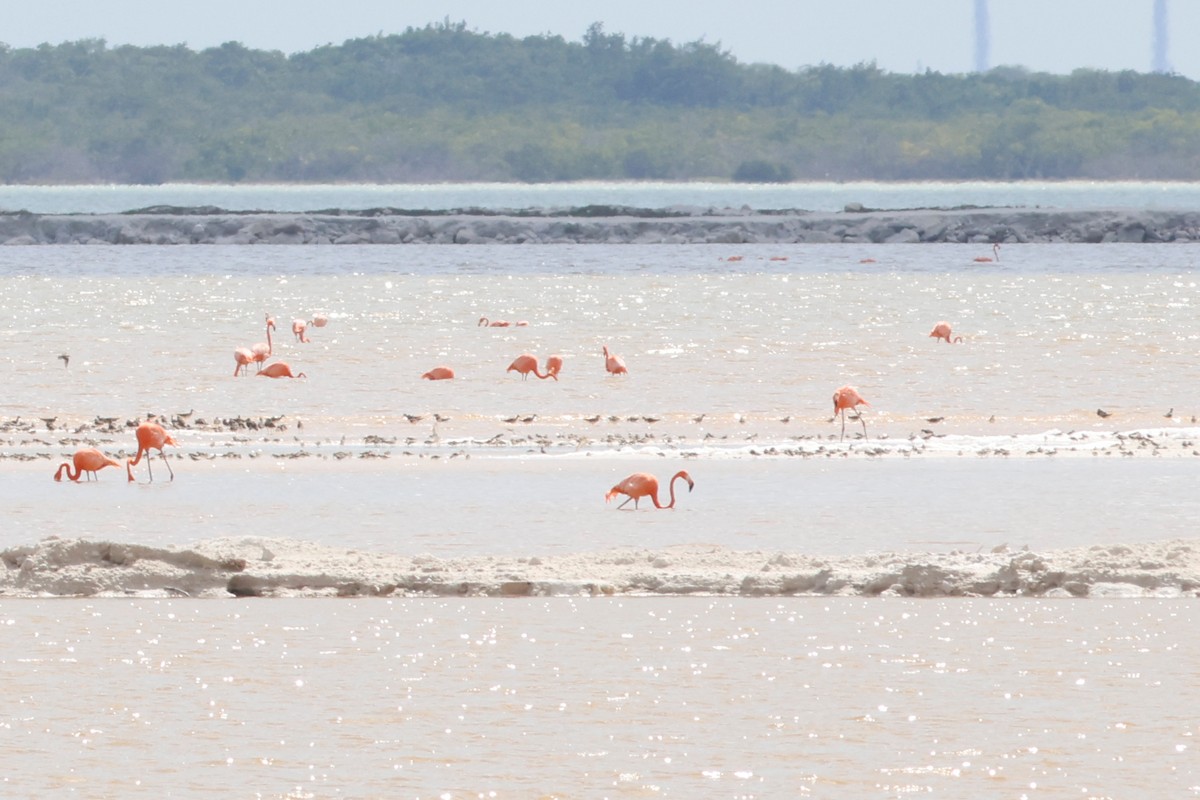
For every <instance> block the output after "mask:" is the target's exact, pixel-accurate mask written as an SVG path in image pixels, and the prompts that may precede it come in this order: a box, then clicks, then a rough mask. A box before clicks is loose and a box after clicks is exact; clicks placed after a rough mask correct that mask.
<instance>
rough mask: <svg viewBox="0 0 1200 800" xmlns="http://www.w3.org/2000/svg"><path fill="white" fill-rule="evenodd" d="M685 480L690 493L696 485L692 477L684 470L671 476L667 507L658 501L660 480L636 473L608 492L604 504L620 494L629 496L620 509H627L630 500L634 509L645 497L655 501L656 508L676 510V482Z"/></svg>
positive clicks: (647, 473)
mask: <svg viewBox="0 0 1200 800" xmlns="http://www.w3.org/2000/svg"><path fill="white" fill-rule="evenodd" d="M680 478H683V479H684V480H685V481H687V485H688V491H689V492H690V491H691V490H692V489H693V488H694V487H695V485H696V482H695V481H693V480H692V476H691V475H688V474H687V472H685V471H684V470H679V472H676V473H675V474H674V475H672V476H671V483H670V488H671V502H670V503H667V504H666V505H665V506H664V505H663V504H662V503H660V502H659V501H658V478H656V477H654V476H653V475H651V474H650V473H649V472H635V473H633V474H632V475H630V476H629V477H628V478H626V479H625V480H623V481H621V482H620V483H618V484H617V485H616V486H614V487H612V488H611V489H609V490H608V494H606V495H604V502H606V503H607V502H609V501H610V500H612V499H613V498H614V497H616V496H617V495H619V494H623V495H628V496H627V497H626V498H625V501H624V502H622V503H621V505H619V506H617V508H618V509H622V508H624V507H625V504H626V503H628V502H629V501H630V500H632V501H633V507H634V508H635V509H636V508H637V507H638V501H639V500H641V498H643V497H649V498H650V499H651V500H653V501H654V507H655V508H674V507H675V481H677V480H679V479H680Z"/></svg>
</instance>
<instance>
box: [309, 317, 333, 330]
mask: <svg viewBox="0 0 1200 800" xmlns="http://www.w3.org/2000/svg"><path fill="white" fill-rule="evenodd" d="M328 323H329V317H327V316H325V315H324V314H313V318H312V324H313V327H314V328H324V327H325V326H326V325H327V324H328Z"/></svg>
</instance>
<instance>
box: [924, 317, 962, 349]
mask: <svg viewBox="0 0 1200 800" xmlns="http://www.w3.org/2000/svg"><path fill="white" fill-rule="evenodd" d="M929 335H930V336H932V337H933V338H935V339H945V340H946V344H954V343H955V342H961V341H962V337H961V336H955V337H954V338H953V340H951V338H950V323H949V322H939V323H938V324H937V325H934V326H933V330H931V331H930V332H929Z"/></svg>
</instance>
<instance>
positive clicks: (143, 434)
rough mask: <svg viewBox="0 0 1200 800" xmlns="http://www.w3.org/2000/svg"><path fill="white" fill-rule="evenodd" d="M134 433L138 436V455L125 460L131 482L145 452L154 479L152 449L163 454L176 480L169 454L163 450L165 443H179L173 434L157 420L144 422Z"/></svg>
mask: <svg viewBox="0 0 1200 800" xmlns="http://www.w3.org/2000/svg"><path fill="white" fill-rule="evenodd" d="M134 435H136V436H137V443H138V450H137V455H136V456H135V457H134V458H131V459H129V460H128V461H126V462H125V472H126V474H127V475H128V476H129V482H130V483H133V480H134V478H133V468H134V467H136V466H137V465H138V462H139V461H141V460H142V455H143V454H145V456H146V469H147V470H148V471H149V472H150V480H152V481H153V480H154V468H153V467H151V466H150V451H151V450H157V451H158V454H159V455H160V456H162V460H163V463H164V464H166V465H167V472H169V473H171V480H175V470H173V469H171V462H170V461H167V454H166V453H164V452H163V446H164V445H168V444H178V442H176V441H175V440H174V439H172V438H171V434H169V433H167V432H166V431H165V430H164V429H163V426H162V425H159V424H158V423H157V422H143V423H142V424H141V425H138V426H137V430H136V431H134Z"/></svg>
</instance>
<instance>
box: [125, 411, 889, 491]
mask: <svg viewBox="0 0 1200 800" xmlns="http://www.w3.org/2000/svg"><path fill="white" fill-rule="evenodd" d="M866 432H867V426H866V423H864V424H863V433H864V434H865V433H866ZM158 454H159V455H160V456H162V460H163V463H164V464H166V465H167V472H169V473H170V474H171V480H175V470H173V469H171V462H170V461H168V460H167V454H166V453H164V452H163V451H162V450H159V451H158ZM149 463H150V459H146V464H147V465H149Z"/></svg>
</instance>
